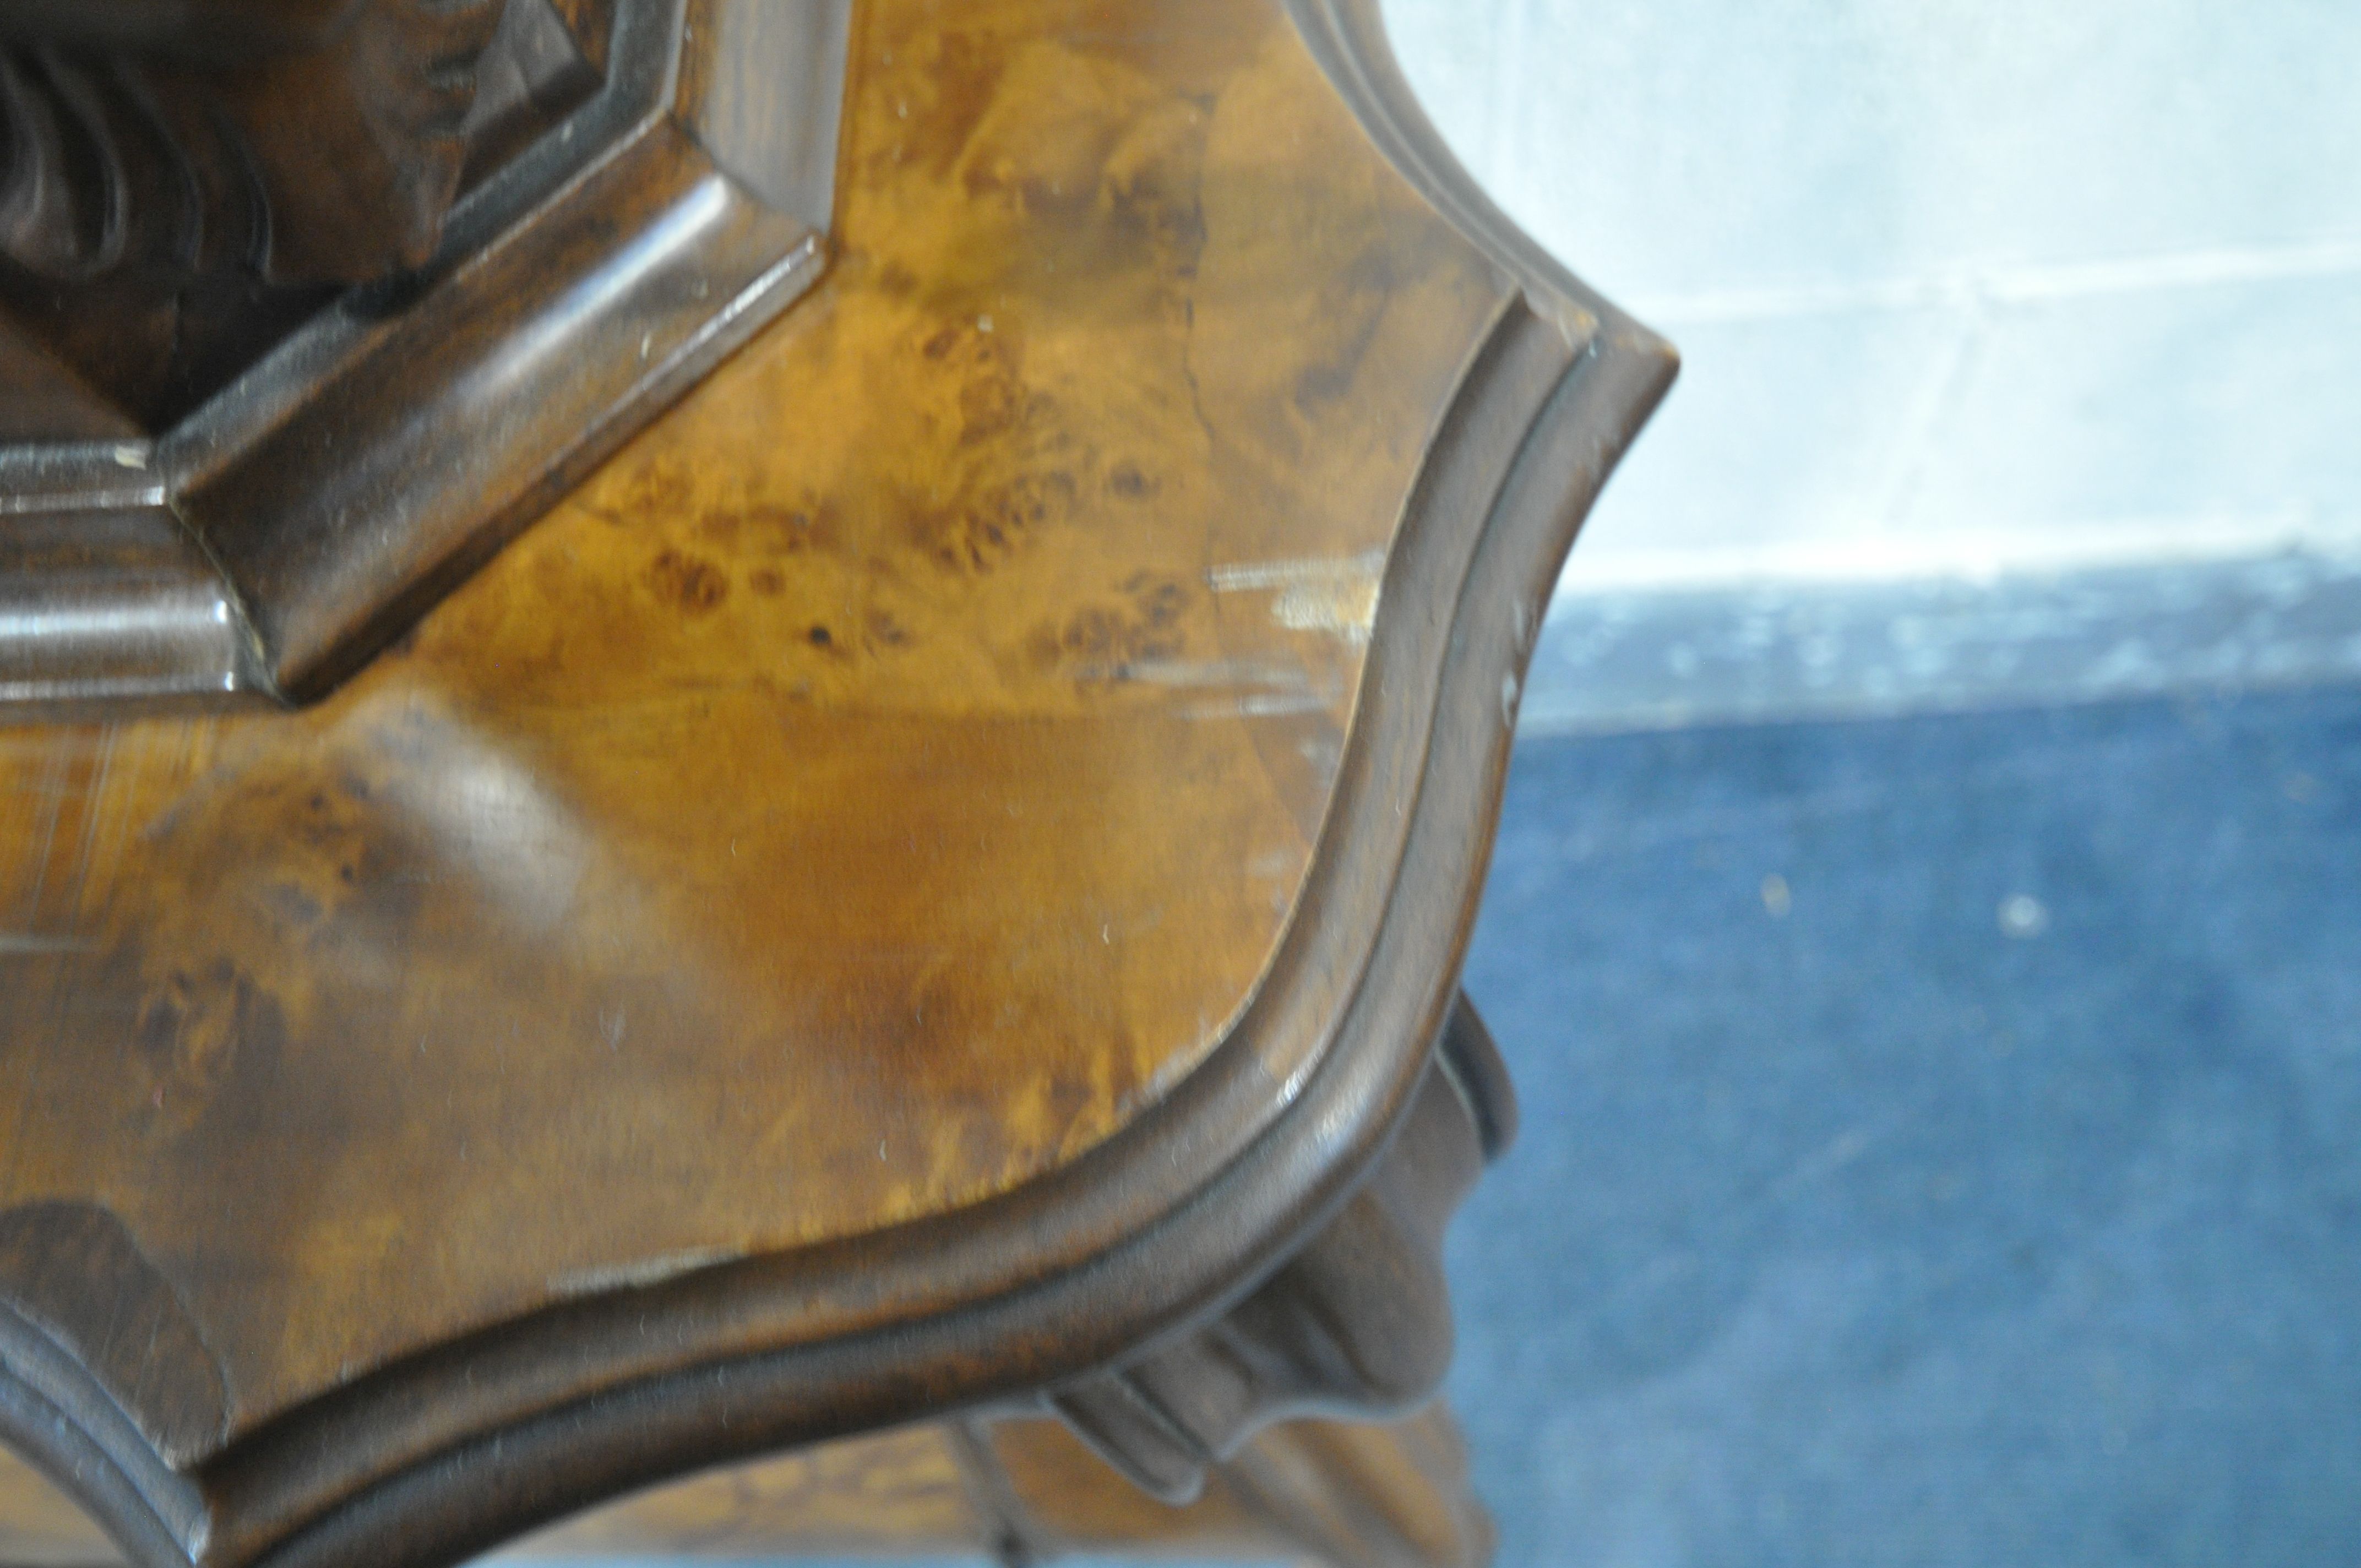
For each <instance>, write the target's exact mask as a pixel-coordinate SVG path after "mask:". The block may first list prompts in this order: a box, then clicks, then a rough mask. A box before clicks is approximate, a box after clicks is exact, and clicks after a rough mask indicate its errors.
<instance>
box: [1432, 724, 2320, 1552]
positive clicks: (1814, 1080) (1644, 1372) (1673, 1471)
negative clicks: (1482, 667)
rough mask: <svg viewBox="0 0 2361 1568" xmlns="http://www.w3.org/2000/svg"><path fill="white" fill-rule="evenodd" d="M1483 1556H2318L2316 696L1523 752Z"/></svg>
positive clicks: (1496, 974)
mask: <svg viewBox="0 0 2361 1568" xmlns="http://www.w3.org/2000/svg"><path fill="white" fill-rule="evenodd" d="M1467 984H1468V990H1469V992H1470V993H1471V994H1472V995H1473V996H1474V997H1475V999H1476V1002H1477V1005H1478V1007H1479V1008H1480V1009H1481V1010H1482V1011H1483V1012H1484V1013H1485V1014H1486V1017H1487V1019H1488V1022H1489V1023H1490V1024H1491V1025H1492V1029H1493V1032H1494V1033H1495V1035H1497V1036H1499V1041H1500V1044H1501V1047H1502V1048H1503V1050H1504V1052H1505V1054H1506V1055H1507V1056H1508V1058H1509V1060H1510V1066H1511V1068H1512V1069H1514V1071H1515V1074H1516V1079H1517V1082H1518V1087H1519V1090H1520V1092H1521V1098H1522V1101H1523V1105H1524V1126H1523V1132H1522V1135H1521V1141H1520V1143H1519V1144H1518V1146H1516V1147H1515V1148H1514V1149H1513V1150H1512V1151H1511V1152H1510V1155H1509V1156H1508V1157H1507V1158H1506V1160H1505V1161H1504V1162H1503V1163H1502V1165H1501V1166H1500V1167H1499V1168H1498V1169H1496V1170H1495V1171H1494V1172H1493V1173H1492V1174H1491V1177H1490V1179H1488V1181H1487V1182H1486V1183H1485V1184H1484V1185H1483V1186H1482V1187H1480V1188H1479V1189H1478V1190H1477V1193H1476V1195H1475V1196H1474V1197H1473V1198H1472V1199H1471V1200H1470V1201H1469V1204H1468V1207H1467V1208H1466V1211H1465V1212H1463V1213H1462V1215H1461V1217H1460V1219H1459V1220H1458V1222H1457V1223H1456V1224H1455V1227H1454V1230H1453V1233H1452V1236H1451V1242H1450V1263H1451V1268H1452V1273H1453V1278H1454V1282H1455V1292H1456V1299H1457V1303H1458V1310H1459V1313H1460V1330H1461V1338H1460V1354H1459V1360H1458V1363H1457V1365H1456V1366H1455V1370H1454V1372H1453V1375H1452V1383H1451V1389H1452V1393H1453V1395H1454V1397H1455V1399H1456V1401H1457V1403H1458V1405H1459V1409H1460V1410H1461V1412H1462V1414H1463V1416H1464V1418H1465V1419H1466V1423H1467V1425H1468V1427H1469V1430H1470V1436H1471V1439H1472V1442H1473V1444H1474V1449H1475V1457H1476V1465H1477V1477H1478V1483H1479V1486H1481V1488H1482V1490H1483V1491H1484V1493H1485V1495H1486V1497H1487V1498H1488V1501H1489V1502H1490V1503H1491V1504H1492V1505H1493V1507H1494V1508H1495V1509H1496V1511H1497V1512H1498V1514H1499V1518H1500V1521H1501V1528H1502V1547H1501V1556H1500V1562H1501V1563H1502V1564H1503V1568H1522V1565H1526V1564H1541V1563H1548V1564H1566V1565H1570V1568H1593V1565H1601V1568H1604V1565H1621V1564H1649V1565H1652V1568H1707V1565H1713V1568H1725V1565H1726V1568H1739V1565H1745V1568H1753V1565H1758V1564H1760V1565H1766V1568H1767V1565H1770V1564H1790V1563H1792V1564H1797V1565H1810V1568H1834V1565H1839V1564H1850V1563H1860V1564H1864V1565H1872V1564H1873V1565H1875V1568H1898V1565H1902V1564H1922V1563H1923V1564H1954V1563H1956V1564H1961V1565H1963V1568H1964V1565H1970V1564H1972V1565H1975V1568H1990V1565H1992V1564H1995V1563H2041V1564H2044V1565H2046V1568H2058V1565H2061V1564H2071V1563H2106V1564H2131V1563H2141V1564H2146V1563H2172V1564H2180V1563H2189V1564H2206V1565H2208V1568H2215V1565H2219V1564H2223V1563H2234V1562H2235V1563H2291V1564H2292V1563H2301V1564H2305V1565H2307V1568H2316V1565H2318V1564H2323V1563H2331V1562H2340V1563H2342V1562H2353V1561H2356V1560H2361V688H2323V689H2314V690H2311V691H2306V692H2298V693H2290V694H2282V695H2277V696H2248V697H2246V698H2245V699H2244V700H2241V701H2236V702H2208V703H2202V704H2191V703H2186V702H2168V701H2156V702H2143V703H2136V704H2124V705H2119V706H2106V707H2075V708H2064V709H2053V710H2028V711H2019V712H2012V713H2002V714H1982V715H1972V716H1964V717H1931V718H1905V719H1894V720H1885V721H1877V722H1864V723H1853V724H1841V723H1837V724H1812V725H1784V726H1764V727H1754V728H1729V729H1692V730H1686V731H1680V732H1674V733H1664V734H1648V735H1627V736H1618V737H1611V738H1587V739H1556V740H1527V741H1525V742H1521V744H1520V747H1519V751H1518V754H1517V758H1516V762H1515V764H1514V768H1513V771H1512V773H1511V777H1510V786H1509V799H1508V805H1507V810H1506V817H1505V820H1504V822H1503V825H1502V828H1501V836H1500V840H1499V851H1498V855H1497V858H1496V859H1495V861H1494V865H1493V872H1492V880H1491V884H1490V887H1489V889H1488V896H1487V898H1486V902H1485V905H1484V912H1483V916H1482V921H1481V924H1480V926H1479V927H1478V929H1477V938H1476V948H1475V953H1474V956H1473V959H1472V960H1471V964H1470V969H1469V973H1468V981H1467Z"/></svg>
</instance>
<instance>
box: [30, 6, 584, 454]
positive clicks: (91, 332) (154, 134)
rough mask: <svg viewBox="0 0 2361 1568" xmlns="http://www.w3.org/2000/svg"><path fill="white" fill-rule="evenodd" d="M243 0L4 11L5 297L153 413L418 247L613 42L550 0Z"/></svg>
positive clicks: (579, 96) (171, 413)
mask: <svg viewBox="0 0 2361 1568" xmlns="http://www.w3.org/2000/svg"><path fill="white" fill-rule="evenodd" d="M287 9H289V10H292V9H295V8H294V7H288V8H287ZM240 10H241V7H239V6H237V5H233V4H230V3H229V0H209V3H207V4H200V5H193V6H189V7H184V8H183V13H184V14H183V15H182V16H181V19H180V20H179V21H178V22H177V23H176V24H173V25H167V23H166V21H165V20H163V19H160V18H159V17H158V16H155V15H154V14H153V12H152V11H151V9H150V8H148V7H143V6H140V5H137V4H135V3H133V0H102V3H100V4H97V5H92V6H86V7H78V8H76V10H75V11H74V12H70V13H69V12H51V11H39V12H35V13H30V14H27V13H24V12H20V11H16V10H0V309H5V310H6V311H7V312H9V313H13V314H14V315H15V316H16V318H17V319H18V320H19V321H20V322H22V323H25V324H26V325H27V327H28V328H29V329H30V330H31V331H32V332H34V333H35V334H38V336H40V337H42V338H44V339H46V340H47V341H48V342H49V344H50V345H52V346H53V347H54V348H55V349H56V351H57V352H58V353H60V355H61V356H63V357H64V359H66V360H67V361H68V362H69V363H70V364H71V365H72V366H73V367H75V368H76V369H77V370H78V371H79V372H80V373H81V375H82V376H83V377H85V378H88V379H89V380H90V381H92V382H93V383H94V384H95V385H97V386H99V387H100V388H102V389H104V391H105V393H106V394H107V395H108V397H109V398H110V399H111V400H113V401H115V403H116V404H117V405H118V406H120V407H122V408H123V409H124V410H125V411H126V412H128V413H129V414H130V415H131V416H132V417H133V418H134V419H135V420H137V422H140V423H142V424H144V425H146V426H148V427H149V428H157V427H159V426H160V425H161V424H163V423H166V422H170V421H171V420H173V419H176V418H178V417H179V416H180V415H181V414H182V413H185V412H186V411H188V410H189V409H191V408H192V407H193V406H194V405H195V404H196V402H197V401H199V400H202V399H203V398H205V397H207V396H210V395H211V394H212V393H213V392H214V391H215V390H217V389H219V388H220V387H221V386H222V385H223V384H225V382H226V381H227V380H228V379H229V378H230V377H232V376H234V375H236V373H237V372H238V371H240V370H242V369H244V368H246V367H247V366H248V365H250V364H252V363H253V362H254V361H255V360H256V359H257V358H258V357H259V356H261V354H262V353H264V352H265V351H267V350H268V349H269V347H270V346H272V345H275V344H276V343H278V342H279V341H280V340H281V339H283V338H284V337H285V336H286V334H287V333H288V332H289V331H291V329H292V328H293V327H295V326H296V325H297V324H299V323H302V321H304V320H305V319H307V318H309V317H310V316H312V315H313V314H314V313H316V312H317V311H318V310H319V309H320V307H321V306H322V305H323V304H324V303H325V302H327V300H328V299H329V298H330V297H331V296H332V293H333V291H334V290H335V289H336V288H338V287H342V286H347V285H352V284H358V283H367V282H371V281H374V280H379V279H383V278H387V277H390V276H391V275H394V274H396V273H400V272H402V271H406V270H410V269H415V268H417V267H419V266H421V265H423V263H425V262H426V261H427V260H428V259H429V258H431V257H432V256H433V255H434V251H435V248H436V247H437V246H438V245H439V244H440V242H441V240H442V236H443V232H444V227H445V221H446V219H447V218H448V216H449V214H450V212H451V208H452V204H453V203H454V201H455V200H456V197H457V196H458V194H459V193H460V192H461V190H462V189H463V188H464V183H465V181H466V180H467V179H470V178H472V179H477V180H480V179H481V178H482V177H483V176H484V175H485V174H487V173H489V171H490V170H493V169H496V168H498V167H499V166H500V164H501V163H502V162H505V161H506V160H507V159H510V158H511V157H513V156H514V155H515V154H516V153H517V152H518V151H520V150H521V149H522V148H523V147H524V146H526V145H528V144H529V143H530V142H531V141H532V140H533V138H534V137H536V136H538V135H539V134H540V133H541V132H542V131H544V130H545V129H547V128H548V126H550V125H551V124H552V123H553V122H554V120H555V117H556V115H558V114H561V113H563V111H564V110H565V109H566V108H568V107H571V106H572V105H573V104H577V103H579V102H581V101H582V100H583V99H584V98H586V97H588V94H589V93H590V92H591V91H593V90H594V89H595V88H596V86H597V85H598V72H597V71H596V70H595V69H594V68H593V67H592V66H591V64H590V63H589V60H590V56H591V55H592V54H594V53H599V54H603V49H592V48H591V47H590V46H589V45H588V43H587V42H586V41H585V40H584V39H583V38H580V37H579V36H577V34H576V33H575V32H574V31H573V30H572V28H571V27H570V26H569V23H568V21H567V18H566V13H564V12H561V11H560V10H559V9H557V8H556V7H555V5H554V4H553V0H368V3H367V4H363V5H357V6H356V7H353V8H351V11H350V14H349V15H347V16H343V17H341V18H339V19H338V21H337V25H336V26H335V27H334V28H333V29H331V30H328V31H327V32H326V33H325V34H324V37H321V38H310V37H307V36H306V35H305V34H304V33H303V32H302V30H301V29H298V28H295V27H292V26H282V27H279V28H277V29H271V30H265V29H261V28H257V27H251V26H248V27H245V28H239V27H236V26H235V25H233V24H234V23H235V21H236V14H237V13H238V12H239V11H240ZM83 12H88V13H91V15H82V13H83ZM110 16H113V17H115V21H114V23H113V25H106V24H107V18H109V17H110ZM590 19H591V20H593V21H595V20H596V18H590ZM600 42H601V44H602V45H603V39H602V40H600ZM7 433H8V432H7V431H5V429H0V437H5V435H6V434H7Z"/></svg>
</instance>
